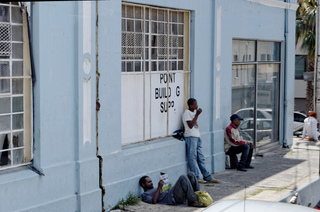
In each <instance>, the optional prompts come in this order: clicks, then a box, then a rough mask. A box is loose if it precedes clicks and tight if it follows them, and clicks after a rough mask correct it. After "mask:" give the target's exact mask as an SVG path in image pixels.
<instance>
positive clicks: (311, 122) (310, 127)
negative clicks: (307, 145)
mask: <svg viewBox="0 0 320 212" xmlns="http://www.w3.org/2000/svg"><path fill="white" fill-rule="evenodd" d="M317 124H318V121H317V114H316V112H314V111H310V112H309V117H308V118H306V119H304V125H303V132H302V138H301V139H304V138H306V135H308V137H309V139H308V140H309V141H315V142H317V141H318V137H319V132H318V130H317Z"/></svg>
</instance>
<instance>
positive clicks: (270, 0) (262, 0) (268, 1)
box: [247, 0, 299, 10]
mask: <svg viewBox="0 0 320 212" xmlns="http://www.w3.org/2000/svg"><path fill="white" fill-rule="evenodd" d="M247 1H251V2H255V3H259V4H263V5H266V6H270V7H278V8H283V9H289V10H297V8H298V7H299V5H298V4H292V3H286V2H282V1H276V0H247Z"/></svg>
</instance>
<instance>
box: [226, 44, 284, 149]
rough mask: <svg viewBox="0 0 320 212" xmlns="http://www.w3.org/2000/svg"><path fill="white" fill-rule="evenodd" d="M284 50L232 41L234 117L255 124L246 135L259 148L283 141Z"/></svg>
mask: <svg viewBox="0 0 320 212" xmlns="http://www.w3.org/2000/svg"><path fill="white" fill-rule="evenodd" d="M280 46H281V43H280V42H273V41H261V40H259V41H257V40H241V39H234V40H233V41H232V55H233V57H232V58H233V61H232V113H237V114H238V115H240V116H243V118H249V117H250V118H253V120H255V122H252V125H253V126H252V128H251V129H253V130H252V131H246V132H247V133H248V134H249V135H250V136H251V138H252V139H253V140H254V142H255V144H256V145H257V146H261V145H264V144H266V143H268V142H273V141H278V140H279V108H280V105H279V96H280V67H281V66H280V65H281V58H280V55H281V54H280V50H281V49H280ZM249 55H253V56H252V57H249ZM239 58H242V59H241V60H238V59H239ZM249 111H250V112H251V114H250V115H248V114H245V113H248V112H249ZM266 129H268V130H269V131H268V132H267V133H266V132H262V131H261V130H266Z"/></svg>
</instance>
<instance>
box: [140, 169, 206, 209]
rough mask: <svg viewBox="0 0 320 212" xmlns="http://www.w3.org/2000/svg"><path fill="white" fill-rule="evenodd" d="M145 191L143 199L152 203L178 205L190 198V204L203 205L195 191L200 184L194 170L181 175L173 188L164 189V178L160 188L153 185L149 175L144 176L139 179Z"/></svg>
mask: <svg viewBox="0 0 320 212" xmlns="http://www.w3.org/2000/svg"><path fill="white" fill-rule="evenodd" d="M139 184H140V186H141V187H142V188H143V190H144V192H143V193H142V194H141V199H142V201H144V202H146V203H152V204H156V203H159V204H164V205H176V204H184V203H185V201H186V200H188V205H189V206H193V207H203V204H202V203H200V202H198V196H197V195H196V193H195V191H199V184H198V180H197V178H196V176H195V175H194V173H193V172H190V173H188V175H187V176H186V175H181V176H180V177H179V179H178V180H177V182H176V184H175V185H174V186H173V188H172V189H168V190H166V191H162V187H163V184H164V182H163V180H160V181H159V183H158V188H154V187H153V183H152V180H151V179H150V178H149V177H148V176H143V177H141V178H140V180H139Z"/></svg>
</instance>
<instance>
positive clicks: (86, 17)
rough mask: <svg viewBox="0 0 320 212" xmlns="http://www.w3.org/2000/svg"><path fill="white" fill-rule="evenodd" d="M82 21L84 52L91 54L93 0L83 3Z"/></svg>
mask: <svg viewBox="0 0 320 212" xmlns="http://www.w3.org/2000/svg"><path fill="white" fill-rule="evenodd" d="M82 10H83V14H82V22H83V27H82V30H83V32H82V33H83V40H82V41H83V54H85V53H88V54H91V2H90V1H84V2H83V3H82Z"/></svg>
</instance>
